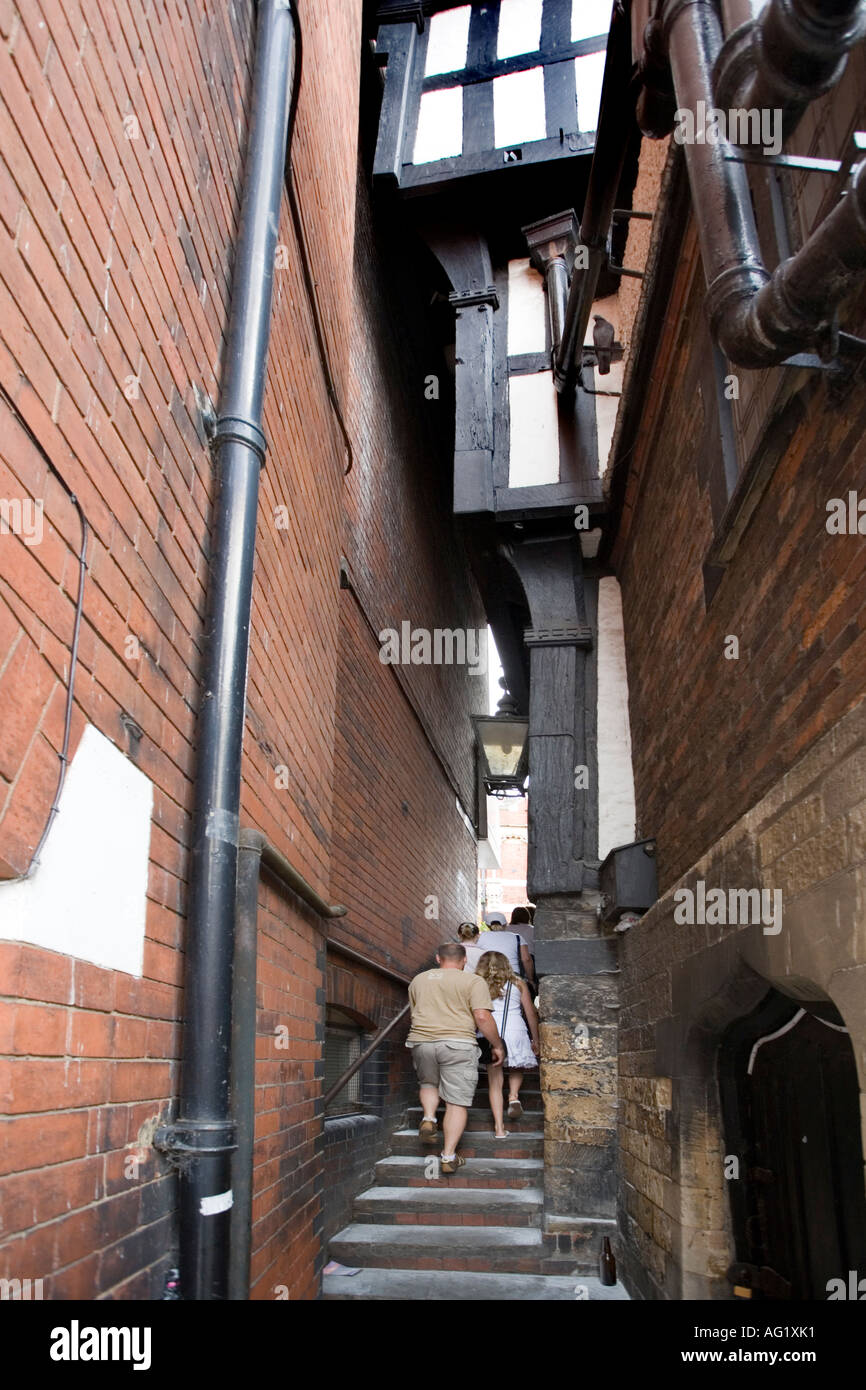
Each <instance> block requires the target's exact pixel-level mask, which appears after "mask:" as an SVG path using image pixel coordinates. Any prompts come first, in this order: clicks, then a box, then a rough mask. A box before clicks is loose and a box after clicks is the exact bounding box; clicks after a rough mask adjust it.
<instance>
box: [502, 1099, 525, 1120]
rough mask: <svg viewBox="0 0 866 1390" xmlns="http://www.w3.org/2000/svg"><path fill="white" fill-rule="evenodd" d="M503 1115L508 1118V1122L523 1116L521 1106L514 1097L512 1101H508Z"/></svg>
mask: <svg viewBox="0 0 866 1390" xmlns="http://www.w3.org/2000/svg"><path fill="white" fill-rule="evenodd" d="M505 1113H506V1115H507V1116H508V1118H509V1120H519V1119H520V1117H521V1115H522V1114H523V1106H522V1105H521V1104H520V1101H519V1100H518V1099H517V1097H516V1096H515V1098H514V1100H510V1101H509V1102H508V1109H507V1110H506V1112H505Z"/></svg>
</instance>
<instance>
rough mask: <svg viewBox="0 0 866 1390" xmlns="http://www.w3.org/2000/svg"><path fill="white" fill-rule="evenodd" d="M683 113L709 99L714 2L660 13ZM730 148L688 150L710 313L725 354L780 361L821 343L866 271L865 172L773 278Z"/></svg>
mask: <svg viewBox="0 0 866 1390" xmlns="http://www.w3.org/2000/svg"><path fill="white" fill-rule="evenodd" d="M663 23H664V26H665V34H666V39H667V43H668V50H669V54H670V62H671V70H672V73H673V79H674V89H675V91H676V96H677V105H678V107H679V108H685V109H688V110H691V111H696V110H698V109H699V108H698V102H699V101H704V102H706V101H707V100H708V98H709V97H711V93H712V72H713V65H714V63H715V62H716V60H717V58H718V55H719V51H720V48H721V27H720V23H719V19H718V15H717V13H716V9H715V6H714V4H713V3H712V0H685V2H684V0H673V3H671V4H669V5H668V6H667V7H666V10H665V11H664V15H663ZM729 152H730V147H729V146H728V145H727V144H726V143H725V142H724V141H721V142H719V143H716V144H713V143H710V142H707V141H698V140H695V141H691V142H687V143H686V144H685V155H686V164H687V168H688V173H689V183H690V186H691V191H692V204H693V209H694V215H695V219H696V221H697V225H698V234H699V237H700V242H701V254H702V257H703V263H704V272H705V275H706V278H707V308H708V311H709V316H710V323H711V326H712V330H713V333H714V335H715V337H716V340H717V342H718V343H719V345H720V347H721V348H722V350H723V351H724V352H725V354H726V355H727V357H728V358H729V359H730V360H731V361H732V362H734V363H737V364H739V365H741V366H744V367H760V366H769V365H772V364H774V363H779V362H783V361H784V360H785V358H787V357H789V356H790V355H791V353H792V352H793V351H802V350H803V349H804V347H806V346H808V345H810V344H812V343H816V342H819V341H820V340H821V339H822V338H823V337H824V335H825V330H826V327H827V325H828V323H830V322H832V320H833V316H834V314H835V310H836V308H837V306H838V305H839V304H840V303H841V302H842V300H843V299H844V298H845V296H846V295H847V294H848V293H849V292H850V290H851V289H852V288H853V287H854V285H855V284H856V282H857V280H858V279H859V277H860V276H861V275H862V274H863V268H864V265H866V218H864V206H866V205H864V193H866V183H864V175H863V169H862V167H861V168H858V169H857V170H856V171H855V174H854V177H853V180H852V189H851V192H850V193H849V195H848V197H847V198H846V199H845V200H843V202H842V203H840V204H839V205H838V206H837V208H836V209H835V210H834V212H833V213H831V215H830V216H829V217H828V218H827V219H826V221H825V222H824V223H823V224H822V225H821V227H819V228H818V229H817V230H816V231H815V232H813V234H812V236H811V237H810V238H809V240H808V241H807V242H806V244H805V246H803V247H802V248H801V250H800V251H798V252H797V254H796V255H795V256H793V257H792V258H791V259H790V260H788V261H784V262H783V263H782V264H781V265H780V266H779V267H778V268H777V270H776V271H775V273H774V274H773V276H772V277H771V276H770V275H769V273H768V271H767V269H766V267H765V266H764V263H763V259H762V257H761V250H760V242H759V239H758V233H757V228H756V226H755V217H754V212H753V210H752V202H751V197H750V192H749V183H748V177H747V174H746V169H745V166H744V165H743V164H742V163H740V162H739V161H737V160H732V159H730V158H729Z"/></svg>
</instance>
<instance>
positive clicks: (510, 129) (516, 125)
mask: <svg viewBox="0 0 866 1390" xmlns="http://www.w3.org/2000/svg"><path fill="white" fill-rule="evenodd" d="M493 131H494V135H495V144H496V148H497V149H500V148H501V147H502V146H503V145H524V144H526V143H528V142H529V141H530V140H543V139H544V137H545V136H546V134H547V126H546V123H545V107H544V69H543V68H529V69H528V71H526V72H509V73H507V74H506V75H505V76H504V77H494V79H493Z"/></svg>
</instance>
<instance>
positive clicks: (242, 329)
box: [158, 0, 296, 1300]
mask: <svg viewBox="0 0 866 1390" xmlns="http://www.w3.org/2000/svg"><path fill="white" fill-rule="evenodd" d="M295 53H296V36H295V20H294V14H293V11H292V9H290V7H289V3H288V0H260V3H259V5H258V16H257V28H256V54H255V71H254V76H253V88H252V104H251V113H250V124H249V134H248V144H247V154H246V166H245V173H244V186H243V194H242V201H241V210H240V226H239V232H238V240H237V256H236V261H235V271H234V277H233V283H232V303H231V315H230V322H229V330H228V340H227V345H226V353H225V361H224V368H223V381H222V389H221V399H220V411H219V419H218V422H217V426H216V431H215V437H214V443H213V448H214V453H215V457H216V473H217V478H218V489H219V490H218V497H217V501H216V503H215V516H214V521H213V528H212V549H211V584H210V595H209V600H210V604H209V614H208V619H207V624H206V631H205V639H206V647H205V659H204V666H203V672H202V698H201V709H200V712H199V722H198V766H197V776H196V790H195V808H194V812H193V833H192V851H191V860H190V880H189V894H190V897H189V911H188V930H187V946H186V951H187V961H186V978H185V995H184V1020H185V1021H184V1039H183V1070H182V1082H181V1096H180V1109H179V1114H178V1118H177V1120H176V1121H175V1123H174V1124H173V1125H170V1126H167V1127H166V1128H165V1130H164V1131H163V1133H162V1135H161V1136H158V1142H160V1140H161V1147H163V1148H164V1149H165V1150H166V1151H167V1152H168V1153H170V1154H172V1155H174V1156H175V1157H176V1159H177V1161H178V1166H179V1170H180V1249H181V1292H182V1297H183V1298H184V1299H199V1300H204V1299H225V1298H226V1297H227V1292H228V1257H229V1225H230V1209H231V1204H232V1191H231V1155H232V1152H233V1150H234V1148H235V1132H234V1125H233V1122H232V1118H231V1110H230V1097H229V1078H230V1064H231V1045H230V1040H231V995H232V958H233V945H234V930H235V893H236V884H237V872H238V862H237V861H238V834H239V809H240V783H241V752H242V742H243V728H244V712H245V702H246V679H247V659H248V648H249V629H250V612H251V604H252V583H253V560H254V552H255V537H256V514H257V510H258V488H259V474H260V470H261V466H262V464H263V462H264V457H265V447H266V441H265V436H264V433H263V431H262V403H263V397H264V387H265V373H266V363H267V351H268V340H269V336H270V318H271V300H272V291H273V267H274V255H275V249H276V242H277V232H278V225H279V216H280V203H281V197H282V191H283V183H284V179H285V162H286V145H287V139H288V125H289V111H290V105H291V96H292V88H293V83H294V61H295Z"/></svg>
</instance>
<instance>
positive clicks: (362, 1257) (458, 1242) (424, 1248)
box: [330, 1222, 544, 1278]
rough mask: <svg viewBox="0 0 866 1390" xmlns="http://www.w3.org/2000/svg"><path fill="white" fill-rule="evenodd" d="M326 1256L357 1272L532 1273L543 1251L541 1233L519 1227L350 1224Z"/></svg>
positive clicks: (536, 1271)
mask: <svg viewBox="0 0 866 1390" xmlns="http://www.w3.org/2000/svg"><path fill="white" fill-rule="evenodd" d="M330 1252H331V1258H332V1259H334V1260H339V1262H340V1264H344V1265H360V1266H361V1267H362V1268H363V1267H372V1268H375V1269H382V1268H391V1269H403V1270H406V1269H421V1270H428V1269H447V1270H453V1269H463V1270H471V1271H477V1272H479V1273H482V1274H483V1273H489V1272H491V1271H495V1272H497V1273H504V1274H537V1273H538V1272H539V1264H540V1261H541V1259H542V1257H543V1253H544V1248H543V1245H542V1240H541V1231H539V1230H535V1229H533V1228H531V1227H524V1226H448V1227H444V1226H388V1225H378V1224H376V1225H374V1224H372V1223H366V1222H354V1223H353V1224H352V1225H351V1226H347V1227H346V1228H345V1230H342V1231H340V1232H339V1234H338V1235H336V1236H334V1237H333V1239H332V1240H331V1244H330ZM340 1277H341V1278H345V1277H347V1276H345V1275H343V1276H340ZM351 1277H354V1278H357V1277H358V1276H357V1275H355V1276H351Z"/></svg>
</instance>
